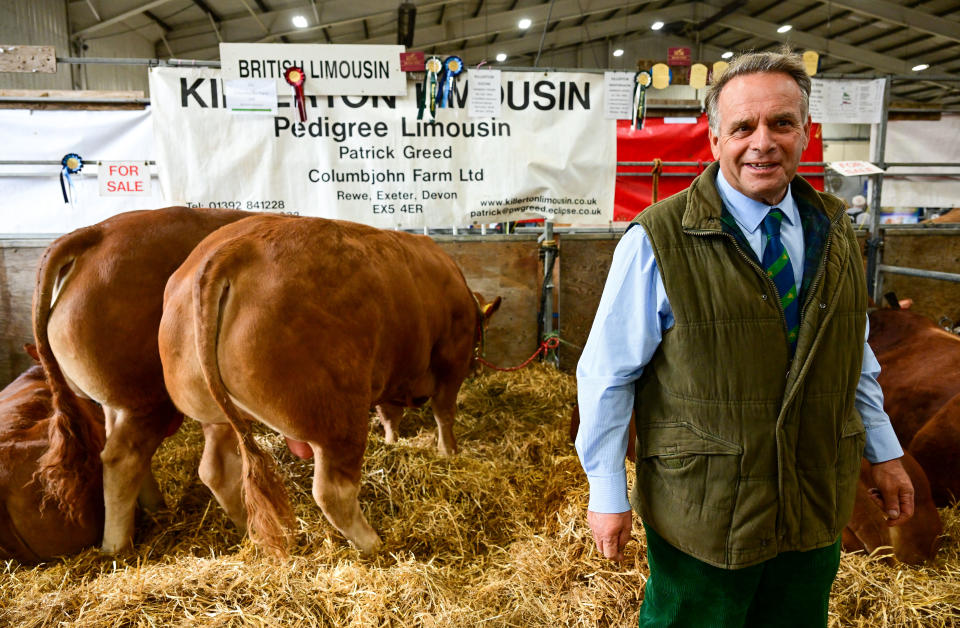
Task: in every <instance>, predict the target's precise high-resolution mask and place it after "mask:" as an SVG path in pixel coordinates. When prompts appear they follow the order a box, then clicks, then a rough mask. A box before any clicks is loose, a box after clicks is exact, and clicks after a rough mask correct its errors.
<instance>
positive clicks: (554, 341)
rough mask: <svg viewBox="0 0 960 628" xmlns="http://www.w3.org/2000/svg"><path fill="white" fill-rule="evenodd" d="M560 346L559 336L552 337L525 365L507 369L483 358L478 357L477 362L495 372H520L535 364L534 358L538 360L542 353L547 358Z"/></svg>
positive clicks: (545, 341) (538, 348) (542, 344)
mask: <svg viewBox="0 0 960 628" xmlns="http://www.w3.org/2000/svg"><path fill="white" fill-rule="evenodd" d="M559 346H560V338H559V336H550V337H548V338H547V339H546V340H544V341H543V342H541V343H540V346H539V347H537V350H536V351H534V352H533V355H531V356H530V357H529V358H527V359H526V360H525V361H524V362H523V364H518V365H517V366H507V367H504V366H497V365H495V364H491V363H490V362H487V361H486V360H484V359H483V358H481V357H480V356H477V361H478V362H480V364H482V365H484V366H485V367H487V368H491V369H493V370H495V371H519V370H520V369H522V368H523V367H525V366H527V365H528V364H530V363H531V362H533V360H534V358H536V357H537V356H538V355H540V354H541V353H542V354H543V355H544V356H546V355H547V352H548V351H551V350H553V349H556V348H557V347H559Z"/></svg>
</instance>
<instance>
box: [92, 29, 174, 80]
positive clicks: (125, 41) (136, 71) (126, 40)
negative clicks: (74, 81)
mask: <svg viewBox="0 0 960 628" xmlns="http://www.w3.org/2000/svg"><path fill="white" fill-rule="evenodd" d="M151 30H153V29H149V30H145V31H144V35H154V33H152V32H150V31H151ZM97 35H98V33H94V34H93V35H92V38H91V39H88V40H86V41H85V42H84V43H86V44H87V50H85V51H84V52H83V56H85V57H133V58H137V59H152V58H154V57H156V56H157V55H156V51H155V50H154V47H153V44H152V43H151V42H149V41H147V39H146V38H145V37H144V36H143V35H140V34H138V33H136V32H133V33H124V34H122V35H111V36H109V37H103V38H102V39H96V36H97ZM81 67H82V68H83V70H82V71H83V72H84V73H85V75H86V76H85V78H86V82H85V85H86V88H87V89H105V90H116V89H124V90H126V89H136V90H140V91H142V92H143V93H144V95H146V94H147V91H148V90H147V83H148V81H147V66H145V65H100V64H97V65H94V64H86V65H83V66H81Z"/></svg>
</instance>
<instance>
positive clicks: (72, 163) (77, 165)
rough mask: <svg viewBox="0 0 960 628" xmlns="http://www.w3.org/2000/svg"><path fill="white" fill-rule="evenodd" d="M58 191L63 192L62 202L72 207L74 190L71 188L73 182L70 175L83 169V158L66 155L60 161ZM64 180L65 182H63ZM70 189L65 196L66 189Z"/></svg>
mask: <svg viewBox="0 0 960 628" xmlns="http://www.w3.org/2000/svg"><path fill="white" fill-rule="evenodd" d="M60 165H61V166H62V168H61V169H60V191H61V192H63V202H64V203H70V205H73V197H74V194H76V188H75V187H74V186H73V180H72V179H71V178H70V175H72V174H77V173H78V172H80V171H81V170H82V169H83V157H81V156H80V155H78V154H76V153H67V154H66V155H64V156H63V159H61V160H60ZM64 179H66V181H64ZM68 186H69V187H70V194H69V195H68V194H67V187H68Z"/></svg>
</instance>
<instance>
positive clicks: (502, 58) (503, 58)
mask: <svg viewBox="0 0 960 628" xmlns="http://www.w3.org/2000/svg"><path fill="white" fill-rule="evenodd" d="M506 60H507V53H505V52H498V53H497V61H499V62H500V63H503V62H504V61H506Z"/></svg>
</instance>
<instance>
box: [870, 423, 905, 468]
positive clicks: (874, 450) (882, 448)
mask: <svg viewBox="0 0 960 628" xmlns="http://www.w3.org/2000/svg"><path fill="white" fill-rule="evenodd" d="M866 436H867V443H866V445H865V446H864V448H863V456H864V458H866V459H867V462H869V463H870V464H877V463H879V462H886V461H888V460H893V459H894V458H899V457H901V456H903V448H902V447H901V446H900V441H899V440H897V434H896V432H894V431H893V426H892V425H890V423H884V424H881V425H871V426H870V427H868V428H867V434H866Z"/></svg>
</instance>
